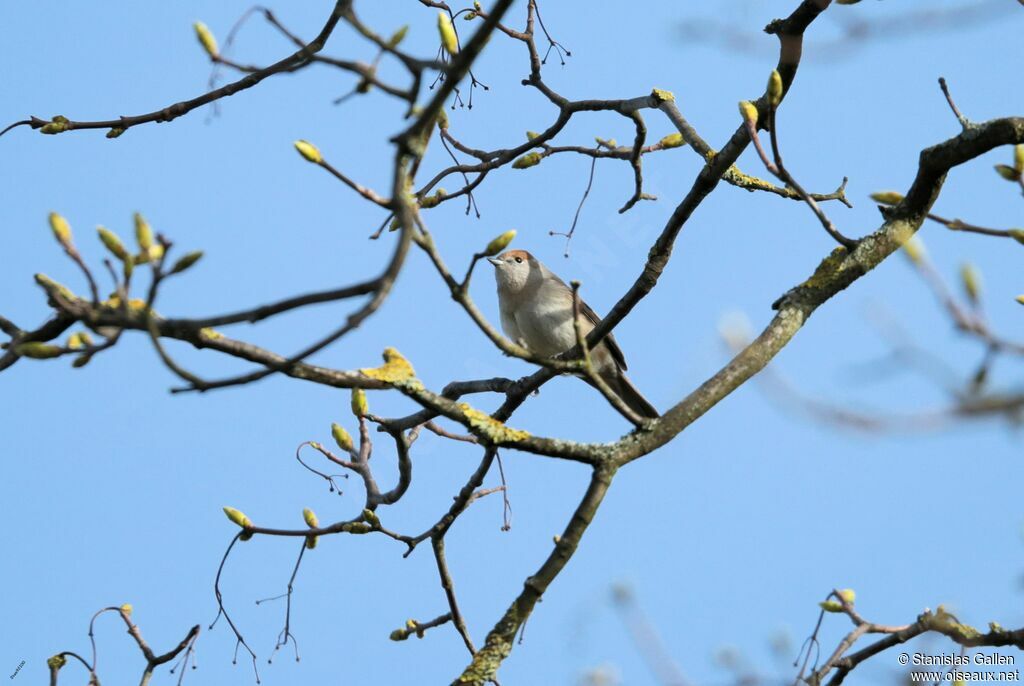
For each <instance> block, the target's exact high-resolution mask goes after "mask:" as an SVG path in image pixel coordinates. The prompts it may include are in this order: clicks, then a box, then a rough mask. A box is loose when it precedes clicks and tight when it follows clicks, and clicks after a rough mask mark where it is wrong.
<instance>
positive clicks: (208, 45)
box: [192, 21, 218, 59]
mask: <svg viewBox="0 0 1024 686" xmlns="http://www.w3.org/2000/svg"><path fill="white" fill-rule="evenodd" d="M192 28H193V29H195V31H196V38H198V39H199V44H200V45H202V46H203V50H205V51H206V54H207V55H209V56H210V58H211V59H212V58H214V57H216V56H217V52H218V50H217V39H216V38H214V37H213V33H212V32H211V31H210V29H209V28H208V27H207V26H206V24H204V23H203V22H201V21H197V22H196V23H195V24H192Z"/></svg>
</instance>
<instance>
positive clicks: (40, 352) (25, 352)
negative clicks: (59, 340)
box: [14, 341, 63, 360]
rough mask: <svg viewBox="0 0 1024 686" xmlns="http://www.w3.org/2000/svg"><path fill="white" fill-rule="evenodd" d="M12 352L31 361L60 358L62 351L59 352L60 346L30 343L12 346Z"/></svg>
mask: <svg viewBox="0 0 1024 686" xmlns="http://www.w3.org/2000/svg"><path fill="white" fill-rule="evenodd" d="M14 352H15V353H17V354H18V355H21V356H22V357H28V358H31V359H33V360H49V359H51V358H54V357H60V355H61V353H62V352H63V350H61V348H60V346H56V345H50V344H49V343H40V342H38V341H30V342H28V343H19V344H18V345H16V346H14Z"/></svg>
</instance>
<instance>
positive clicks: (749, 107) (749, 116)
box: [740, 100, 757, 126]
mask: <svg viewBox="0 0 1024 686" xmlns="http://www.w3.org/2000/svg"><path fill="white" fill-rule="evenodd" d="M740 116H741V117H743V121H745V122H746V123H747V124H749V125H750V126H757V106H756V105H755V104H754V103H752V102H750V101H749V100H741V101H740Z"/></svg>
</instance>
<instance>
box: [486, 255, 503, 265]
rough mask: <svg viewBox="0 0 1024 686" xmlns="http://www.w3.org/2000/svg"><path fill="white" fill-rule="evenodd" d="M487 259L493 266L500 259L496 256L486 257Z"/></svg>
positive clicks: (499, 261) (497, 263)
mask: <svg viewBox="0 0 1024 686" xmlns="http://www.w3.org/2000/svg"><path fill="white" fill-rule="evenodd" d="M487 261H488V262H490V263H491V264H493V265H494V266H495V267H497V266H498V265H499V264H501V260H499V259H498V258H497V257H488V258H487Z"/></svg>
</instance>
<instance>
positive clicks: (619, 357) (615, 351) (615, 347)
mask: <svg viewBox="0 0 1024 686" xmlns="http://www.w3.org/2000/svg"><path fill="white" fill-rule="evenodd" d="M580 314H582V315H583V316H584V317H586V318H587V320H589V321H590V323H591V324H593V325H594V326H597V325H598V324H600V323H601V318H600V317H598V316H597V312H594V308H592V307H591V306H590V305H588V304H587V303H586V301H584V300H580ZM601 342H602V343H604V344H605V345H606V346H607V347H608V352H610V353H611V354H612V359H614V360H615V362H617V363H618V365H619V367H620V368H621V369H622V370H623V371H625V370H626V369H627V367H626V357H625V356H624V355H623V354H622V348H620V347H619V344H618V343H616V342H615V336H614V335H613V334H608V335H607V336H605V337H604V338H603V339H602V341H601Z"/></svg>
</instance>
